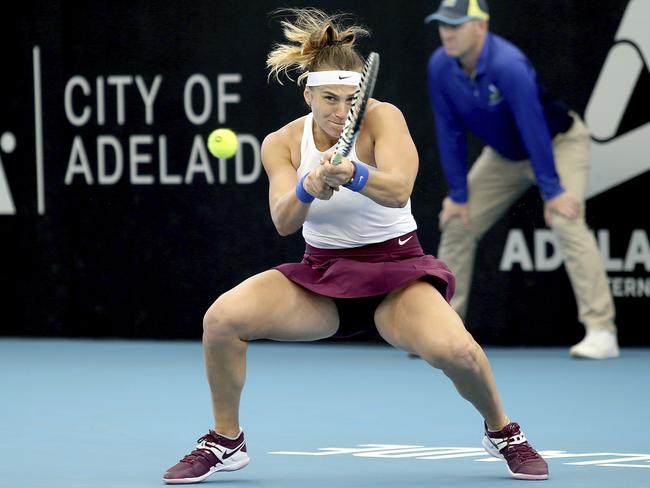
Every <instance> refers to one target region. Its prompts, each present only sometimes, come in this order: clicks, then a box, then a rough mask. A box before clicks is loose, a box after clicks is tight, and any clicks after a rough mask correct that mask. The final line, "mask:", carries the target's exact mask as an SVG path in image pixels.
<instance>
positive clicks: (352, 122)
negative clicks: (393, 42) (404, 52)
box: [330, 52, 379, 164]
mask: <svg viewBox="0 0 650 488" xmlns="http://www.w3.org/2000/svg"><path fill="white" fill-rule="evenodd" d="M378 73H379V54H377V53H374V52H373V53H370V54H369V55H368V59H366V62H365V64H364V65H363V71H362V72H361V81H360V82H359V86H358V87H357V89H356V91H355V92H354V96H353V98H352V103H351V104H350V111H349V112H348V116H347V117H346V119H345V124H344V125H343V130H342V131H341V135H340V136H339V140H338V141H337V142H336V146H335V147H334V156H332V159H330V163H332V164H341V161H342V160H343V157H344V156H347V155H348V154H350V151H352V148H353V147H354V141H355V140H356V139H357V136H358V135H359V130H360V129H361V124H362V123H363V116H364V114H365V112H366V106H367V105H368V100H369V99H370V96H371V95H372V90H373V89H374V88H375V82H376V81H377V74H378Z"/></svg>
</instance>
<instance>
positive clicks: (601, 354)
mask: <svg viewBox="0 0 650 488" xmlns="http://www.w3.org/2000/svg"><path fill="white" fill-rule="evenodd" d="M569 354H571V356H573V357H574V358H587V359H611V358H617V357H618V356H619V354H620V352H619V349H618V340H617V339H616V333H615V332H610V331H608V330H588V331H587V334H586V335H585V338H584V339H582V340H581V341H580V342H578V343H577V344H576V345H575V346H573V347H572V348H571V349H569Z"/></svg>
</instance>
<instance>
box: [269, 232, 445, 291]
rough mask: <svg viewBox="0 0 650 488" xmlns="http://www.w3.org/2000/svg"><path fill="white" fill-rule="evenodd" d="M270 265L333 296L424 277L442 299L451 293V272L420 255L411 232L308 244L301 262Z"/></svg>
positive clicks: (381, 288) (394, 287) (380, 288)
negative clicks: (358, 242)
mask: <svg viewBox="0 0 650 488" xmlns="http://www.w3.org/2000/svg"><path fill="white" fill-rule="evenodd" d="M275 269H277V270H278V271H280V272H281V273H282V274H284V275H285V276H286V277H287V278H289V279H290V280H291V281H293V282H294V283H297V284H298V285H300V286H302V287H304V288H307V289H308V290H311V291H313V292H314V293H318V294H319V295H324V296H327V297H332V298H361V297H371V296H376V295H386V294H388V293H390V292H392V291H394V290H397V289H399V288H401V287H403V286H405V285H407V284H409V283H412V282H414V281H417V280H419V279H425V280H426V281H429V282H430V283H431V284H433V285H434V286H435V287H436V288H437V289H438V291H440V293H441V294H442V295H443V296H444V297H445V299H446V300H447V301H449V300H451V297H452V296H453V294H454V276H453V275H452V273H451V271H450V270H449V268H447V266H446V265H445V264H444V263H443V262H442V261H440V260H439V259H436V258H435V257H433V256H430V255H428V254H424V251H422V247H421V246H420V242H419V241H418V237H417V234H416V232H415V231H413V232H410V233H408V234H405V235H403V236H400V237H396V238H394V239H390V240H388V241H384V242H380V243H378V244H370V245H368V246H362V247H356V248H351V249H319V248H315V247H313V246H310V245H309V244H308V245H307V248H306V249H305V255H304V257H303V259H302V261H301V262H300V263H286V264H281V265H280V266H276V267H275Z"/></svg>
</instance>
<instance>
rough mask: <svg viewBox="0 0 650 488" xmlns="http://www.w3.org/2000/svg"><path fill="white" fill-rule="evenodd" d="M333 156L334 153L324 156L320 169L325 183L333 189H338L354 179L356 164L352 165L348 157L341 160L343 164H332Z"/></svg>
mask: <svg viewBox="0 0 650 488" xmlns="http://www.w3.org/2000/svg"><path fill="white" fill-rule="evenodd" d="M333 155H334V153H327V154H326V155H325V156H323V159H321V160H320V168H321V170H322V175H323V178H324V180H325V183H327V184H328V185H329V186H331V187H332V188H338V187H339V186H341V185H345V184H346V183H347V182H348V181H350V180H351V179H352V177H353V176H354V164H352V161H351V160H350V158H346V157H343V158H342V159H341V164H332V163H331V162H330V160H331V159H332V156H333Z"/></svg>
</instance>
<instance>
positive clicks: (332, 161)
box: [330, 153, 343, 165]
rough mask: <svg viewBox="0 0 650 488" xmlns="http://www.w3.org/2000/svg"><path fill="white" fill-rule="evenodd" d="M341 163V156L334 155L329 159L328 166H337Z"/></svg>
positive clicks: (338, 154)
mask: <svg viewBox="0 0 650 488" xmlns="http://www.w3.org/2000/svg"><path fill="white" fill-rule="evenodd" d="M341 161H343V156H342V155H341V153H334V156H332V158H331V159H330V164H333V165H337V164H341Z"/></svg>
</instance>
